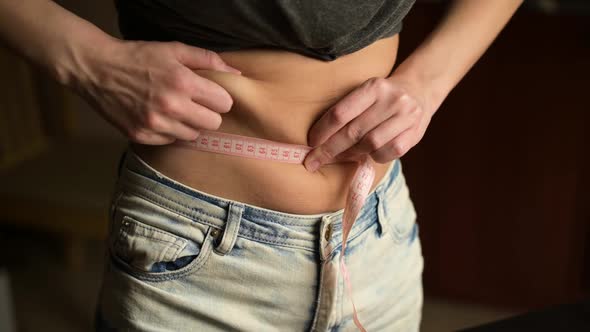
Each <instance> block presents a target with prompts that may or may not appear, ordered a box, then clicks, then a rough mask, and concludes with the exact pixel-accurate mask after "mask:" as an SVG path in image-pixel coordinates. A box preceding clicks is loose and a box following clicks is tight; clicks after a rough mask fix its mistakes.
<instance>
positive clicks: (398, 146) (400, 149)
mask: <svg viewBox="0 0 590 332" xmlns="http://www.w3.org/2000/svg"><path fill="white" fill-rule="evenodd" d="M391 151H393V154H394V155H395V156H398V157H399V156H402V155H404V154H405V152H406V151H405V146H404V144H403V143H402V142H400V141H399V140H395V141H393V143H392V144H391Z"/></svg>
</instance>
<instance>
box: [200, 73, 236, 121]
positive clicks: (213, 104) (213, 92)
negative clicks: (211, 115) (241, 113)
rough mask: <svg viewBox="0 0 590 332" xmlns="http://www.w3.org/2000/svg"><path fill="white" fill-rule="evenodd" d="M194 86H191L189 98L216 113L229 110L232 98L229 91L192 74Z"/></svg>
mask: <svg viewBox="0 0 590 332" xmlns="http://www.w3.org/2000/svg"><path fill="white" fill-rule="evenodd" d="M194 76H195V79H194V80H193V82H194V86H193V87H192V88H191V92H190V93H191V99H192V100H193V101H195V102H196V103H197V104H201V105H203V106H205V107H207V108H209V109H210V110H212V111H215V112H218V113H226V112H229V110H230V109H231V107H232V105H233V99H232V97H231V96H230V94H229V92H227V90H225V89H224V88H223V87H221V85H219V84H217V83H215V82H213V81H211V80H208V79H206V78H204V77H201V76H199V75H197V74H194Z"/></svg>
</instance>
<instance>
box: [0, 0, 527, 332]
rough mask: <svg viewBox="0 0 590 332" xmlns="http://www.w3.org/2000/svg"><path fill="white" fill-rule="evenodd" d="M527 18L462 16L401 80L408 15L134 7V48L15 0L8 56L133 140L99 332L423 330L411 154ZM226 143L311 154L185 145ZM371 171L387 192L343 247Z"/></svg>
mask: <svg viewBox="0 0 590 332" xmlns="http://www.w3.org/2000/svg"><path fill="white" fill-rule="evenodd" d="M520 3H521V1H520V0H498V1H472V0H456V1H454V2H453V3H452V5H451V7H450V9H449V11H448V13H447V14H446V16H445V17H444V19H443V20H442V21H441V23H440V24H439V25H438V27H437V28H436V29H435V30H434V31H433V32H432V33H431V34H430V36H429V37H428V38H427V39H426V40H425V41H424V42H423V43H422V44H421V45H420V46H419V47H418V48H417V49H416V50H415V51H414V52H413V53H412V54H411V55H410V56H409V57H408V58H407V59H406V60H405V61H404V62H403V63H401V64H399V65H398V66H397V67H396V69H395V70H392V68H393V66H394V64H395V60H396V53H397V48H398V41H399V37H398V35H399V34H398V33H399V31H400V30H401V21H402V19H403V17H404V16H405V15H406V13H407V12H408V11H409V10H410V8H411V6H412V4H413V1H411V0H406V1H404V0H397V1H395V0H392V1H385V2H383V1H365V2H363V5H362V6H359V5H358V4H355V3H352V2H349V1H330V3H329V4H327V1H325V2H320V1H313V2H312V1H309V2H307V3H303V2H289V1H272V2H270V1H268V2H261V3H258V2H256V1H250V2H240V1H235V2H232V1H227V2H224V3H223V4H220V3H219V2H217V3H214V2H212V1H210V2H209V3H207V2H205V1H199V2H194V1H193V2H189V1H186V2H182V1H179V2H175V3H174V6H172V5H170V4H169V2H166V1H162V0H143V1H124V0H121V1H118V2H117V8H118V10H119V15H120V16H119V20H120V21H119V22H120V27H121V30H122V32H123V35H124V36H125V37H126V39H127V40H119V39H116V38H114V37H111V36H108V35H107V34H105V33H104V32H102V31H100V30H99V29H98V28H97V27H95V26H94V25H92V24H90V23H89V22H87V21H85V20H83V19H81V18H79V17H77V16H75V15H73V14H72V13H70V12H68V11H67V10H65V9H63V8H61V7H59V6H58V5H56V4H55V3H53V2H51V1H48V0H23V1H18V2H15V1H10V0H0V35H1V37H2V39H3V40H4V41H5V42H6V43H7V45H9V46H10V47H11V48H12V49H14V50H15V51H16V52H17V53H19V54H21V55H22V56H24V57H26V58H27V59H29V60H30V61H31V62H33V63H35V64H37V65H39V66H41V67H43V68H44V69H46V70H47V71H48V72H49V73H50V75H52V77H54V78H55V79H56V80H57V81H59V82H60V83H62V84H64V85H66V86H68V87H70V88H72V89H74V90H75V91H76V92H78V93H79V94H80V95H82V96H83V97H84V98H86V100H87V101H88V102H89V103H91V104H92V105H93V106H94V108H95V109H96V111H98V112H99V113H100V114H101V115H102V116H103V117H104V119H105V120H107V121H109V122H110V123H111V124H112V125H114V126H115V127H117V128H118V129H119V130H120V131H121V132H122V133H123V134H124V135H125V136H126V137H127V138H128V139H129V141H130V145H129V147H128V149H127V151H126V154H125V155H124V158H123V159H122V164H121V165H120V166H121V167H120V170H119V171H120V176H119V179H118V182H117V187H116V190H115V192H114V195H113V199H112V209H111V220H110V228H109V238H108V254H109V255H108V258H109V261H108V264H107V266H106V269H105V275H104V281H103V286H102V289H101V294H100V301H99V304H98V306H97V320H96V323H97V324H96V327H97V330H100V331H107V330H114V329H117V330H118V329H123V330H134V331H135V330H141V331H144V330H145V331H152V330H170V331H181V330H198V331H234V330H242V331H301V330H313V331H327V330H338V331H340V330H342V331H344V330H346V331H348V330H352V329H356V328H359V329H362V328H363V327H364V328H366V329H367V330H368V331H416V330H418V329H419V324H420V318H421V308H422V285H421V275H422V266H423V265H422V264H423V262H422V255H421V249H420V242H419V240H418V238H417V224H416V223H415V219H416V213H415V211H414V207H413V205H412V202H411V200H410V197H409V193H408V188H407V186H406V184H405V180H404V177H403V174H402V171H401V164H400V160H399V158H400V157H401V156H403V155H404V154H405V153H406V152H407V151H408V150H409V149H411V148H412V147H413V146H414V145H416V144H417V143H418V142H419V141H420V139H421V138H422V136H423V135H424V133H425V131H426V128H427V126H428V124H429V122H430V119H431V118H432V116H433V115H434V113H435V112H436V110H437V109H438V107H439V105H440V104H441V103H442V102H443V100H444V99H445V97H446V96H447V94H448V93H449V92H450V91H451V89H452V88H453V87H454V86H455V85H456V84H457V82H458V81H459V80H460V79H461V78H462V77H463V76H464V75H465V73H466V72H467V71H468V69H469V68H470V67H471V66H472V65H473V63H474V62H475V61H476V60H477V59H478V58H479V57H480V56H481V54H482V53H483V52H484V51H485V49H486V48H487V47H488V46H489V45H490V44H491V42H492V41H493V39H494V38H495V37H496V36H497V34H498V33H499V31H500V30H501V29H502V27H503V26H504V25H505V24H506V22H507V21H508V20H509V18H510V17H511V15H512V14H513V13H514V11H515V10H516V9H517V7H518V6H519V5H520ZM14 27H18V29H14ZM140 40H143V41H140ZM147 40H151V41H147ZM211 131H217V132H224V133H230V134H236V135H240V136H239V137H242V138H244V136H248V137H254V138H263V139H266V140H270V141H274V142H283V143H289V144H297V145H305V146H308V147H313V150H311V151H309V152H308V153H307V155H306V156H305V162H304V163H303V164H302V163H299V164H292V163H282V162H275V161H268V160H258V159H253V158H241V157H238V156H234V155H225V154H219V153H211V152H208V151H202V150H199V149H196V148H191V147H190V146H187V145H183V144H179V143H180V142H186V141H194V140H196V139H197V138H198V137H199V136H200V134H201V133H209V132H211ZM246 139H247V138H246ZM367 157H370V159H365V158H367ZM361 160H365V161H367V162H369V163H370V165H371V166H372V168H373V169H374V172H375V176H374V179H372V180H371V181H370V183H369V185H370V187H369V194H368V197H367V198H366V200H365V201H364V205H362V208H361V210H360V212H359V215H358V218H357V219H356V221H355V222H354V225H353V226H352V229H351V230H350V233H349V235H348V240H347V241H346V243H347V247H346V248H347V250H343V246H342V244H343V242H342V239H343V237H345V235H344V234H342V233H343V228H344V227H343V223H342V220H343V212H344V209H345V205H346V203H347V194H348V192H349V184H350V182H351V181H352V180H353V175H354V174H355V171H356V169H357V166H358V164H359V162H360V161H361ZM343 252H344V256H342V253H343ZM342 257H344V258H345V259H344V260H342V261H341V260H340V259H341V258H342ZM344 262H345V263H346V266H348V271H349V272H350V275H349V277H350V283H348V282H347V281H346V280H345V279H346V278H345V276H343V273H345V270H344V269H343V268H342V263H344ZM350 285H352V286H353V290H352V292H350V290H348V287H349V286H350ZM351 294H352V295H351ZM353 300H354V301H353ZM352 303H354V306H353V305H352Z"/></svg>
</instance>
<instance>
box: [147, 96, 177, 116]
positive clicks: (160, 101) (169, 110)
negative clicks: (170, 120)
mask: <svg viewBox="0 0 590 332" xmlns="http://www.w3.org/2000/svg"><path fill="white" fill-rule="evenodd" d="M156 106H157V111H159V112H161V113H163V114H167V115H171V116H174V115H177V114H178V112H177V110H176V103H175V102H174V98H172V97H170V96H167V95H162V96H160V97H159V98H157V99H156ZM149 113H154V112H149ZM149 113H148V114H149Z"/></svg>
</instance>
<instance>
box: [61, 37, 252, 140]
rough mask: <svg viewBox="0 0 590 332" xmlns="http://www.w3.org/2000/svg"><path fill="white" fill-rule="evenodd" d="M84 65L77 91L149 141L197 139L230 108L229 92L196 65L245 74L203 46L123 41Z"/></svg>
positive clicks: (129, 133) (130, 133)
mask: <svg viewBox="0 0 590 332" xmlns="http://www.w3.org/2000/svg"><path fill="white" fill-rule="evenodd" d="M79 68H84V69H83V70H82V73H79V74H77V75H76V76H77V77H76V79H75V83H74V84H72V87H73V88H74V90H76V91H77V92H78V93H79V94H80V95H81V96H82V97H83V98H84V99H85V100H86V101H87V102H89V103H90V104H91V105H92V106H93V107H94V108H95V109H96V111H98V112H99V113H100V115H101V116H102V117H103V118H104V119H105V120H107V121H108V122H110V123H111V124H113V125H114V126H115V127H116V128H118V129H119V130H120V131H121V132H122V133H123V134H124V135H125V136H126V137H127V138H128V139H130V140H131V141H134V142H137V143H140V144H148V145H163V144H169V143H172V142H174V141H175V140H177V139H181V140H187V141H188V140H194V139H196V138H197V137H198V136H199V130H200V129H208V130H216V129H217V128H219V126H220V125H221V115H220V114H219V113H225V112H228V111H229V110H230V109H231V106H232V104H233V100H232V98H231V96H230V95H229V93H228V92H227V91H226V90H225V89H223V88H222V87H221V86H220V85H218V84H217V83H215V82H213V81H211V80H208V79H206V78H204V77H201V76H199V75H198V74H196V73H195V72H194V71H193V69H209V70H217V71H224V72H228V73H234V74H238V75H240V74H241V72H240V71H238V70H237V69H235V68H232V67H230V66H229V65H227V64H226V63H225V62H224V61H223V60H222V59H221V58H220V57H219V55H218V54H217V53H215V52H212V51H209V50H205V49H202V48H198V47H193V46H189V45H186V44H182V43H179V42H145V41H124V40H118V39H114V40H113V43H111V44H109V45H108V47H107V48H105V49H104V50H103V51H100V52H97V54H90V55H88V56H87V57H86V58H85V59H84V61H83V63H82V65H81V66H80V67H79Z"/></svg>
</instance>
